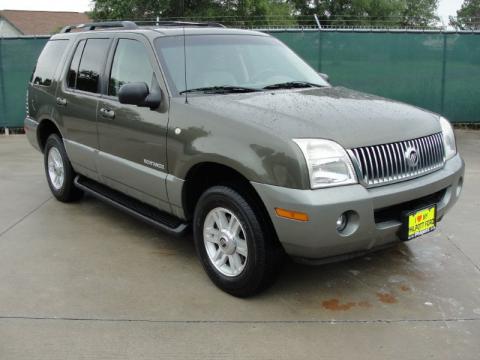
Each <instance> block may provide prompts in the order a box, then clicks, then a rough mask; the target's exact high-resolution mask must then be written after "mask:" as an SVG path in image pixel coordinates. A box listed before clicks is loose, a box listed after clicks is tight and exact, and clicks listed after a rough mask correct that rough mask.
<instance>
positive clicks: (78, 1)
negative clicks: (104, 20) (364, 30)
mask: <svg viewBox="0 0 480 360" xmlns="http://www.w3.org/2000/svg"><path fill="white" fill-rule="evenodd" d="M462 2H463V0H440V6H439V9H438V15H439V16H440V17H441V18H443V19H445V22H448V16H449V15H456V13H457V10H458V9H459V8H460V6H461V5H462ZM90 8H91V0H0V10H2V9H14V10H52V11H80V12H83V11H88V10H90Z"/></svg>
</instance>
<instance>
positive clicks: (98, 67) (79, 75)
mask: <svg viewBox="0 0 480 360" xmlns="http://www.w3.org/2000/svg"><path fill="white" fill-rule="evenodd" d="M109 41H110V40H109V39H88V40H87V41H86V43H85V45H84V46H83V51H82V46H81V45H82V44H81V43H79V45H78V47H77V50H76V51H75V55H74V56H73V59H72V63H71V65H70V70H69V72H68V80H67V81H68V85H69V87H72V88H75V89H77V90H82V91H87V92H91V93H99V92H100V75H101V73H102V70H103V66H104V64H105V59H106V56H107V52H108V43H109ZM80 53H81V58H80V61H79V62H78V57H80ZM77 62H78V67H77Z"/></svg>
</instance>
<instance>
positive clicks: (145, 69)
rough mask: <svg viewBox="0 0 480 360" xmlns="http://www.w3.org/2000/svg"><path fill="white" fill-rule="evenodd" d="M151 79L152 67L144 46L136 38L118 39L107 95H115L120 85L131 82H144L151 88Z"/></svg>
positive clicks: (152, 77) (152, 79)
mask: <svg viewBox="0 0 480 360" xmlns="http://www.w3.org/2000/svg"><path fill="white" fill-rule="evenodd" d="M152 81H154V75H153V68H152V65H151V64H150V61H149V60H148V52H147V49H146V48H145V46H144V45H143V44H142V43H141V42H140V41H137V40H130V39H120V40H119V41H118V45H117V48H116V50H115V57H114V58H113V64H112V70H111V72H110V79H109V82H108V95H111V96H117V94H118V90H119V89H120V87H121V86H122V85H124V84H128V83H131V82H144V83H146V84H147V85H148V86H149V87H150V88H151V85H152Z"/></svg>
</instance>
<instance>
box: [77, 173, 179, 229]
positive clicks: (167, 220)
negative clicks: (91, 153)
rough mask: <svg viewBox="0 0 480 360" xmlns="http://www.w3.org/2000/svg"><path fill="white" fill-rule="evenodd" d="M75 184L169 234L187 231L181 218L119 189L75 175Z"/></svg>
mask: <svg viewBox="0 0 480 360" xmlns="http://www.w3.org/2000/svg"><path fill="white" fill-rule="evenodd" d="M75 186H76V187H78V188H79V189H81V190H83V191H85V192H86V193H89V194H90V195H92V196H94V197H96V198H97V199H100V200H102V201H105V202H107V203H109V204H111V205H113V206H115V207H116V208H117V209H120V210H122V211H125V212H126V213H128V214H130V215H133V216H134V217H136V218H137V219H140V220H142V221H145V222H146V223H147V224H150V225H152V226H154V227H156V228H158V229H160V230H162V231H165V232H167V233H169V234H172V235H175V236H182V235H185V234H186V233H187V231H188V224H187V223H185V222H183V221H182V220H181V219H179V218H177V217H175V216H173V215H170V214H167V213H166V212H163V211H161V210H158V209H156V208H154V207H153V206H150V205H148V204H145V203H143V202H141V201H138V200H136V199H134V198H132V197H130V196H128V195H125V194H122V193H121V192H119V191H116V190H113V189H111V188H109V187H108V186H105V185H103V184H100V183H98V182H96V181H94V180H91V179H88V178H86V177H83V176H80V175H77V177H76V178H75Z"/></svg>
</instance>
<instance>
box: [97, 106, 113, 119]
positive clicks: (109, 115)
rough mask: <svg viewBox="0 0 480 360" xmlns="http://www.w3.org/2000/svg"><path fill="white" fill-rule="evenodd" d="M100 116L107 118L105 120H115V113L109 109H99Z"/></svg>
mask: <svg viewBox="0 0 480 360" xmlns="http://www.w3.org/2000/svg"><path fill="white" fill-rule="evenodd" d="M100 114H101V115H102V117H104V118H107V119H113V118H115V112H114V111H113V110H110V109H105V108H101V109H100Z"/></svg>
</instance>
